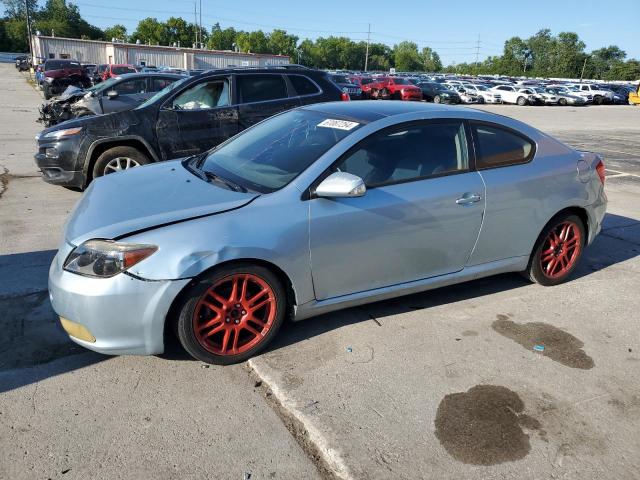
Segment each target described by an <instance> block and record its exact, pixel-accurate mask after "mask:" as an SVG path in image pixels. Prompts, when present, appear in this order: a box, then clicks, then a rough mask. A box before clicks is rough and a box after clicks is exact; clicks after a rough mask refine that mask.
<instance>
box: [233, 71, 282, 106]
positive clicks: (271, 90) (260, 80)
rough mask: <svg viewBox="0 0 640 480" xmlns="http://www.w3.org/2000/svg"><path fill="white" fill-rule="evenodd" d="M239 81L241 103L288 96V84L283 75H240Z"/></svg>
mask: <svg viewBox="0 0 640 480" xmlns="http://www.w3.org/2000/svg"><path fill="white" fill-rule="evenodd" d="M237 81H238V91H239V92H240V102H241V103H251V102H265V101H268V100H278V99H281V98H287V86H286V84H285V83H284V78H282V75H239V76H238V80H237Z"/></svg>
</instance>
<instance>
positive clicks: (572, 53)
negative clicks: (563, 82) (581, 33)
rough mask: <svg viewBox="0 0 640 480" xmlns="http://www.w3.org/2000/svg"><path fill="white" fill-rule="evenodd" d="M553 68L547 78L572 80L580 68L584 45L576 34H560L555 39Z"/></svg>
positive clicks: (583, 56)
mask: <svg viewBox="0 0 640 480" xmlns="http://www.w3.org/2000/svg"><path fill="white" fill-rule="evenodd" d="M555 43H556V45H555V47H556V48H555V59H554V66H553V68H552V69H551V70H550V71H549V72H548V76H553V77H560V78H572V77H574V76H576V74H577V73H578V72H579V71H580V69H581V68H582V64H583V61H584V58H585V53H584V47H585V44H584V42H583V41H582V40H580V38H579V37H578V35H577V34H576V33H573V32H560V33H559V34H558V36H557V38H556V39H555Z"/></svg>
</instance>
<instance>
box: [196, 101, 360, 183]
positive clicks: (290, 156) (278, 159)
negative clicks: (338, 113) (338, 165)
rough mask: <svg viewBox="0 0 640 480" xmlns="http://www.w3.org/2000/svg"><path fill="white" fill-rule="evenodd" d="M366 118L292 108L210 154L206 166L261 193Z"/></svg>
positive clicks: (286, 179)
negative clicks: (360, 118)
mask: <svg viewBox="0 0 640 480" xmlns="http://www.w3.org/2000/svg"><path fill="white" fill-rule="evenodd" d="M361 125H362V123H360V122H355V121H347V120H344V119H340V118H336V117H333V116H330V115H328V114H326V113H323V112H316V111H310V110H290V111H288V112H286V113H283V114H281V115H277V116H275V117H272V118H270V119H269V120H266V121H264V122H262V123H260V124H258V125H256V126H255V127H253V128H251V129H249V130H246V131H245V132H244V133H242V134H240V135H239V136H237V137H235V138H234V139H233V140H231V141H230V142H229V143H226V144H224V145H222V146H221V147H219V148H217V149H216V150H213V151H212V152H211V153H209V155H208V156H207V157H205V158H204V160H203V162H202V164H201V165H199V167H200V169H201V170H203V171H204V172H207V173H210V174H214V175H216V176H218V177H221V178H226V179H228V180H231V181H233V182H235V183H237V184H239V185H242V186H243V187H245V188H248V189H250V190H254V191H257V192H261V193H270V192H273V191H275V190H278V189H280V188H282V187H284V186H285V185H287V184H288V183H289V182H291V181H292V180H293V179H294V178H296V177H297V176H298V175H299V174H300V173H302V172H303V171H304V170H306V169H307V168H308V167H309V166H310V165H312V164H313V163H314V162H315V161H316V160H317V159H318V158H319V157H320V156H321V155H323V154H324V153H325V152H327V150H329V149H330V148H331V147H333V146H334V145H335V144H336V143H338V142H339V141H341V140H342V139H343V138H345V137H347V136H348V135H350V134H351V133H352V132H354V131H355V130H357V129H358V128H360V126H361Z"/></svg>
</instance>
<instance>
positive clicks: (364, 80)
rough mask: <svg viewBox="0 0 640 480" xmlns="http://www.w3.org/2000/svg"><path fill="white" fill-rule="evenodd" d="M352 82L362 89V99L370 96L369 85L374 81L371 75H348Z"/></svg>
mask: <svg viewBox="0 0 640 480" xmlns="http://www.w3.org/2000/svg"><path fill="white" fill-rule="evenodd" d="M349 80H351V81H352V82H353V83H355V84H356V85H358V86H359V87H360V90H362V99H366V98H371V85H373V83H374V81H373V78H371V77H349Z"/></svg>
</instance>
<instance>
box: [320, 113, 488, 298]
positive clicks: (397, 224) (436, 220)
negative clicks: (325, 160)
mask: <svg viewBox="0 0 640 480" xmlns="http://www.w3.org/2000/svg"><path fill="white" fill-rule="evenodd" d="M468 138H469V137H468V135H467V132H466V128H465V124H464V122H463V121H462V120H441V121H420V122H411V123H405V124H400V125H397V126H394V127H391V128H387V129H384V130H382V131H379V132H377V133H375V134H373V135H371V136H370V137H368V138H367V139H365V140H364V141H362V142H360V143H359V144H358V145H356V146H355V147H353V148H352V149H351V150H350V151H349V152H347V153H346V154H345V155H344V156H343V157H342V158H341V159H340V160H338V162H336V164H335V166H334V167H333V170H334V171H346V172H349V173H352V174H354V175H357V176H359V177H360V178H362V179H363V180H364V181H365V184H366V185H367V192H366V194H365V195H364V196H362V197H357V198H336V199H327V198H312V199H311V200H309V212H310V220H309V221H310V257H311V268H312V275H313V282H314V288H315V294H316V298H317V299H318V300H324V299H327V298H332V297H337V296H341V295H348V294H350V293H355V292H362V291H367V290H372V289H376V288H381V287H386V286H390V285H396V284H401V283H405V282H411V281H415V280H420V279H424V278H429V277H433V276H437V275H444V274H447V273H452V272H457V271H459V270H462V269H463V268H464V266H465V264H466V262H467V260H468V259H469V256H470V255H471V252H472V250H473V247H474V244H475V242H476V239H477V237H478V232H479V230H480V226H481V223H482V217H483V210H484V185H483V183H482V179H481V177H480V175H479V174H478V173H477V172H475V171H473V168H472V165H471V164H470V163H471V162H470V156H469V150H468V147H467V145H468ZM312 188H313V187H312Z"/></svg>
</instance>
